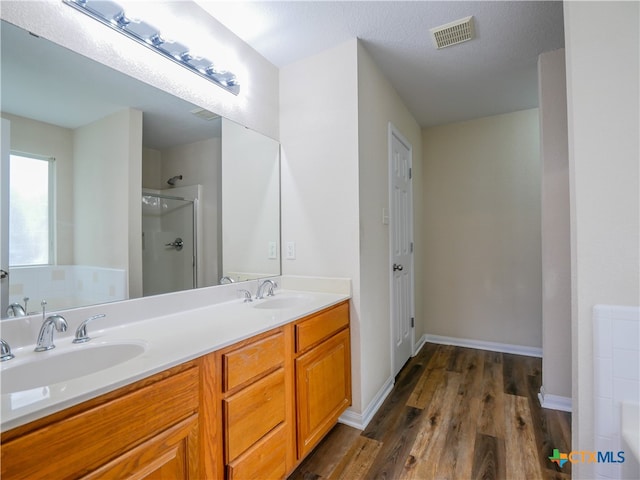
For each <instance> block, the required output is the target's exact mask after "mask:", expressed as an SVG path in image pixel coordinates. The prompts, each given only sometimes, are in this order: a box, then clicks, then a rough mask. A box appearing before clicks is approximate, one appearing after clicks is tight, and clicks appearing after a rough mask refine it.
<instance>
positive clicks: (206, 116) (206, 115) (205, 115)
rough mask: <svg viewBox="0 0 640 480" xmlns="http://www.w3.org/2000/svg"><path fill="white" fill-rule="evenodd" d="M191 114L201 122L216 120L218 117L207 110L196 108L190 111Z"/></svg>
mask: <svg viewBox="0 0 640 480" xmlns="http://www.w3.org/2000/svg"><path fill="white" fill-rule="evenodd" d="M191 113H192V114H194V115H195V116H196V117H198V118H202V119H203V120H214V119H216V118H218V117H219V116H220V115H216V114H215V113H213V112H210V111H209V110H205V109H204V108H196V109H194V110H191Z"/></svg>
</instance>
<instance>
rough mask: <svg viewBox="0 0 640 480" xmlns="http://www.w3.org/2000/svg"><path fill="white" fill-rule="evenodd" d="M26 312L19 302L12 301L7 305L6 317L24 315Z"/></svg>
mask: <svg viewBox="0 0 640 480" xmlns="http://www.w3.org/2000/svg"><path fill="white" fill-rule="evenodd" d="M26 314H27V312H25V310H24V307H23V306H22V305H20V304H19V303H12V304H11V305H9V306H8V307H7V316H8V317H24V316H25V315H26Z"/></svg>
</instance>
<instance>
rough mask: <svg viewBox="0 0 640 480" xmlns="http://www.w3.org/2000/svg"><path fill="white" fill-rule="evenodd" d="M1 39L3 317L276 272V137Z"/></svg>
mask: <svg viewBox="0 0 640 480" xmlns="http://www.w3.org/2000/svg"><path fill="white" fill-rule="evenodd" d="M0 33H1V35H2V38H1V47H2V52H1V62H2V66H1V68H2V69H1V75H2V78H1V81H2V84H1V86H2V92H1V97H0V98H1V102H2V104H1V113H2V128H3V132H2V133H3V148H2V151H3V155H2V168H1V169H0V197H1V201H2V208H0V211H1V212H2V215H0V217H2V218H1V220H2V221H1V222H0V225H1V227H2V228H0V255H1V259H2V265H1V268H2V269H3V270H5V271H8V272H9V275H8V278H5V279H3V280H2V311H1V316H2V318H6V317H7V316H9V313H8V312H11V314H14V313H15V312H16V311H19V309H17V307H15V305H16V304H17V305H19V306H21V308H23V309H24V308H25V299H26V298H28V300H26V312H27V313H29V312H33V311H37V310H38V309H39V308H40V302H41V300H43V299H44V300H46V301H47V303H48V307H47V308H48V309H49V310H62V309H69V308H74V307H79V306H86V305H94V304H99V303H105V302H111V301H118V300H124V299H129V298H137V297H140V296H147V295H156V294H162V293H167V292H173V291H180V290H185V289H190V288H197V287H208V286H213V285H218V284H220V283H221V282H222V283H225V282H230V281H234V282H237V281H243V280H248V279H254V278H260V277H266V276H273V275H279V274H280V185H279V178H280V150H279V145H278V142H277V141H275V140H273V139H271V138H267V137H265V136H264V135H261V134H259V133H256V132H254V131H251V130H249V129H247V128H245V127H243V126H241V125H238V124H236V123H234V122H231V121H229V120H227V119H224V118H221V117H219V116H217V115H216V114H215V113H213V112H209V111H206V110H203V109H200V108H198V107H197V106H196V105H193V104H190V103H188V102H185V101H183V100H181V99H179V98H176V97H174V96H172V95H169V94H167V93H165V92H162V91H160V90H158V89H155V88H153V87H151V86H149V85H147V84H144V83H142V82H139V81H137V80H134V79H132V78H130V77H128V76H126V75H124V74H122V73H120V72H116V71H114V70H111V69H109V68H108V67H105V66H104V65H102V64H99V63H97V62H94V61H92V60H90V59H88V58H86V57H83V56H81V55H78V54H76V53H74V52H71V51H69V50H66V49H64V48H62V47H60V46H58V45H56V44H53V43H51V42H49V41H47V40H44V39H42V38H38V37H36V36H33V35H31V34H29V33H28V32H26V31H24V30H22V29H20V28H17V27H15V26H13V25H11V24H9V23H6V22H4V21H3V22H2V24H1V26H0ZM5 139H6V140H7V141H8V145H7V144H6V143H7V141H5ZM11 304H14V308H13V309H11V308H9V307H10V305H11ZM16 309H17V310H16Z"/></svg>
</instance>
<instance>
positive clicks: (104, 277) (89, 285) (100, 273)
mask: <svg viewBox="0 0 640 480" xmlns="http://www.w3.org/2000/svg"><path fill="white" fill-rule="evenodd" d="M10 275H11V284H10V287H9V303H19V304H21V305H24V298H25V297H28V298H29V301H28V304H27V310H28V312H38V311H40V302H41V301H42V300H46V301H47V310H48V311H52V310H64V309H68V308H74V307H78V306H82V305H93V304H96V303H105V302H115V301H118V300H126V299H127V272H126V270H124V269H116V268H103V267H94V266H90V265H41V266H35V267H13V268H11V270H10Z"/></svg>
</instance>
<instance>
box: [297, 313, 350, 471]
mask: <svg viewBox="0 0 640 480" xmlns="http://www.w3.org/2000/svg"><path fill="white" fill-rule="evenodd" d="M294 329H295V378H296V414H297V415H296V416H297V419H296V420H297V453H298V459H302V458H303V457H304V456H305V455H306V454H307V453H309V452H310V451H311V450H312V449H313V447H315V446H316V445H317V444H318V442H319V441H320V440H321V439H322V438H323V437H324V436H325V435H326V434H327V433H328V432H329V430H331V428H333V426H334V425H335V424H336V422H337V421H338V417H340V415H341V414H342V413H343V412H344V411H345V410H346V409H347V407H348V406H349V405H351V353H350V339H349V304H348V302H343V303H341V304H338V305H336V306H335V307H332V308H329V309H327V310H323V311H321V312H318V313H317V314H315V315H311V316H309V317H305V318H304V319H302V320H300V321H298V322H296V323H295V325H294Z"/></svg>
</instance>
